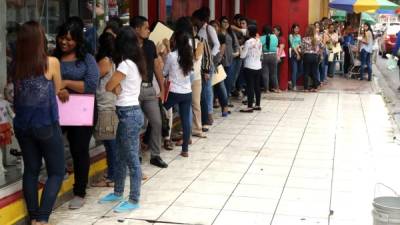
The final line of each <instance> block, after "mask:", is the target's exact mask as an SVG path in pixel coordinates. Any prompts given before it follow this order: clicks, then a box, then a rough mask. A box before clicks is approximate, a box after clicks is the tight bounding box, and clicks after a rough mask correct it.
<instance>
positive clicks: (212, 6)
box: [209, 0, 215, 20]
mask: <svg viewBox="0 0 400 225" xmlns="http://www.w3.org/2000/svg"><path fill="white" fill-rule="evenodd" d="M209 7H210V20H215V0H209Z"/></svg>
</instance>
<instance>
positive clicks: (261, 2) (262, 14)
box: [242, 0, 282, 31]
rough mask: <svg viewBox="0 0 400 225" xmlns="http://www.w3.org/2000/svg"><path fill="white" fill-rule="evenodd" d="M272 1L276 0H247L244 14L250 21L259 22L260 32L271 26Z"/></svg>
mask: <svg viewBox="0 0 400 225" xmlns="http://www.w3.org/2000/svg"><path fill="white" fill-rule="evenodd" d="M242 1H243V0H242ZM272 1H274V0H245V5H244V14H245V15H246V17H248V18H249V19H252V20H256V21H257V25H258V28H259V30H260V31H261V30H262V27H263V26H264V25H266V24H268V25H271V20H272V7H271V4H272ZM281 1H282V0H281Z"/></svg>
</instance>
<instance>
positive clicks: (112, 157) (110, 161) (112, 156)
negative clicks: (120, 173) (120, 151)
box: [103, 139, 117, 181]
mask: <svg viewBox="0 0 400 225" xmlns="http://www.w3.org/2000/svg"><path fill="white" fill-rule="evenodd" d="M103 144H104V148H105V149H106V155H107V158H106V159H107V179H109V180H111V181H114V170H115V165H116V164H117V162H116V157H117V156H116V151H117V150H116V149H117V142H116V141H115V139H114V140H106V141H103Z"/></svg>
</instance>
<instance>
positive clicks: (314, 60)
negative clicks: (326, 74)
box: [303, 53, 320, 90]
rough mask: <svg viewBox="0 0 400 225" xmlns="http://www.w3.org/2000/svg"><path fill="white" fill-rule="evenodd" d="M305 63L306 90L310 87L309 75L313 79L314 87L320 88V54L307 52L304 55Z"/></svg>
mask: <svg viewBox="0 0 400 225" xmlns="http://www.w3.org/2000/svg"><path fill="white" fill-rule="evenodd" d="M303 65H304V90H308V89H309V77H311V80H312V88H314V89H316V88H318V86H319V84H320V82H319V81H318V79H317V76H318V65H319V55H318V54H312V53H306V54H304V56H303Z"/></svg>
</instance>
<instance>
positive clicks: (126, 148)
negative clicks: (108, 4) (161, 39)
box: [100, 27, 147, 212]
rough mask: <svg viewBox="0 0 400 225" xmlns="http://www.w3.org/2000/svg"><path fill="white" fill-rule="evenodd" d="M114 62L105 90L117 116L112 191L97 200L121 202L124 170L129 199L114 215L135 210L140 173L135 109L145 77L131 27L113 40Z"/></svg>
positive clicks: (140, 123)
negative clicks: (111, 95)
mask: <svg viewBox="0 0 400 225" xmlns="http://www.w3.org/2000/svg"><path fill="white" fill-rule="evenodd" d="M116 52H117V56H118V57H116V59H115V62H116V64H117V65H118V67H117V71H116V72H114V74H113V75H112V77H111V79H110V81H109V82H108V83H107V85H106V90H107V91H112V92H113V93H114V94H116V95H117V102H116V110H117V114H118V119H119V123H118V129H117V136H116V140H117V148H116V149H117V151H116V161H117V162H118V163H117V164H116V166H115V171H114V182H115V185H114V192H113V193H111V194H108V195H107V196H105V197H103V198H102V199H100V203H108V202H116V201H121V200H122V199H123V193H124V186H125V177H126V168H127V167H128V169H129V175H130V185H131V186H130V193H129V200H128V201H122V202H121V203H120V204H119V205H117V206H116V207H115V208H114V211H115V212H129V211H132V210H134V209H137V208H138V207H139V197H140V185H141V180H142V172H141V168H140V161H139V131H140V128H141V127H142V126H143V120H144V118H143V113H142V110H141V109H140V106H139V94H140V85H141V82H142V76H145V75H146V74H147V73H146V65H145V62H144V56H143V52H142V50H141V48H140V46H139V43H138V38H137V36H136V35H135V32H134V31H133V29H132V28H131V27H124V28H122V29H121V31H120V33H119V34H118V36H117V39H116Z"/></svg>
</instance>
